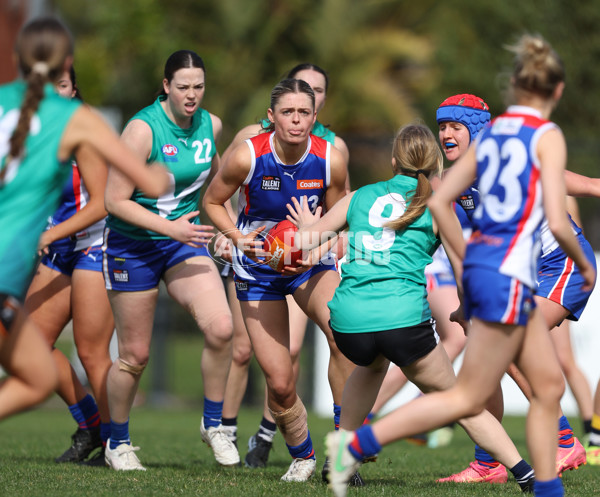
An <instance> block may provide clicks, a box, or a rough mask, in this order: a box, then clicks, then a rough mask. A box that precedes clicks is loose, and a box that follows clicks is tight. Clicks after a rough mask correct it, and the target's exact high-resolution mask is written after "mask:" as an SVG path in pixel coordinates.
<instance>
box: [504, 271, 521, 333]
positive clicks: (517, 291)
mask: <svg viewBox="0 0 600 497" xmlns="http://www.w3.org/2000/svg"><path fill="white" fill-rule="evenodd" d="M512 285H513V286H514V288H513V292H512V299H511V300H510V302H509V306H510V311H509V313H508V316H507V318H506V321H505V323H506V324H512V323H514V321H515V316H516V314H517V309H518V305H519V300H520V299H521V282H520V281H519V280H516V279H514V278H513V280H512Z"/></svg>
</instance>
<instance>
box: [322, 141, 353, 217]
mask: <svg viewBox="0 0 600 497" xmlns="http://www.w3.org/2000/svg"><path fill="white" fill-rule="evenodd" d="M329 159H330V160H329V165H330V175H331V177H330V182H329V187H328V188H327V191H326V192H325V200H324V205H325V211H328V210H329V209H331V208H332V207H333V206H334V205H335V203H336V202H337V201H338V200H340V199H342V198H343V197H344V195H346V178H347V177H348V168H347V165H346V162H345V161H344V158H343V156H342V153H341V152H340V151H339V150H337V149H336V148H335V147H330V157H329Z"/></svg>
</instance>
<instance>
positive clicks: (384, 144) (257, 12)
mask: <svg viewBox="0 0 600 497" xmlns="http://www.w3.org/2000/svg"><path fill="white" fill-rule="evenodd" d="M53 3H54V8H55V9H56V10H57V11H58V12H59V13H60V15H62V16H63V18H64V19H65V21H66V22H67V23H68V25H69V26H70V28H71V30H72V31H73V33H74V35H75V38H76V56H75V63H76V67H77V71H78V75H79V80H80V86H81V88H82V89H83V91H84V95H85V97H86V99H87V100H88V101H89V102H90V103H92V104H94V105H99V106H116V107H118V108H119V109H120V110H121V112H122V116H123V119H124V120H127V119H128V118H129V117H131V115H132V114H133V113H135V112H136V111H137V110H138V109H140V108H141V107H143V106H145V105H148V104H149V103H150V102H151V101H152V100H153V98H154V96H155V94H156V92H157V90H158V88H159V86H160V83H161V80H162V69H163V66H164V62H165V61H166V58H167V57H168V56H169V55H170V54H171V53H172V52H173V51H175V50H178V49H181V48H189V49H192V50H195V51H197V52H198V53H199V54H200V55H201V56H202V57H203V58H204V61H205V64H206V67H207V85H208V87H207V93H206V97H205V101H204V107H205V108H207V109H208V110H210V111H211V112H213V113H215V114H217V115H218V116H220V117H221V118H222V119H223V123H224V136H223V139H222V141H221V144H220V149H221V151H222V150H224V148H225V147H226V145H227V144H228V142H229V140H230V139H231V138H232V137H233V135H234V134H235V132H236V131H237V130H238V129H240V128H241V127H243V126H245V125H246V124H249V123H251V122H256V121H257V120H258V119H259V118H260V117H262V116H264V115H265V113H266V108H267V107H268V102H269V93H270V90H271V88H272V87H273V86H274V84H275V83H276V82H277V81H278V80H279V79H280V78H281V77H282V76H284V75H285V73H286V72H287V71H288V70H289V69H290V68H291V67H292V66H294V65H295V64H297V63H299V62H306V61H310V62H313V63H316V64H318V65H320V66H322V67H324V68H325V69H326V70H327V71H328V73H329V76H330V89H329V96H328V103H327V105H326V106H325V109H324V110H323V111H322V113H321V115H320V120H321V121H322V122H324V123H326V124H330V125H331V127H332V129H334V130H335V131H336V132H337V133H338V134H339V135H340V136H342V137H343V138H344V139H345V140H346V141H347V143H348V146H349V148H350V170H351V177H352V186H353V188H357V187H359V186H361V185H363V184H365V183H367V182H371V181H375V180H380V179H384V178H387V176H388V174H389V154H390V144H391V140H392V139H393V135H394V131H395V130H396V129H397V128H398V127H400V126H401V125H403V124H405V123H406V122H409V121H412V120H415V119H422V120H424V121H425V122H426V123H427V124H428V125H429V126H431V127H432V128H433V129H435V128H436V124H435V109H436V108H437V106H438V105H439V103H440V102H441V101H442V100H444V98H446V97H447V96H449V95H451V94H454V93H475V94H477V95H479V96H482V97H483V98H484V99H485V100H486V101H487V102H488V104H489V105H490V108H491V110H492V114H498V113H500V112H501V111H502V110H503V108H504V102H503V99H502V98H503V97H502V94H501V93H502V88H503V87H504V86H505V85H504V83H505V82H506V80H507V78H506V74H507V71H510V64H511V59H510V54H509V53H508V52H507V51H506V50H504V49H503V46H504V45H506V44H509V43H511V42H514V41H515V40H516V38H517V37H518V36H519V35H520V34H522V33H524V32H533V33H540V34H542V35H543V36H545V37H546V38H547V39H548V40H549V41H550V42H551V43H552V44H553V46H554V47H555V49H556V50H557V51H558V52H559V54H560V55H561V56H562V57H563V59H564V62H565V64H566V66H567V76H568V79H567V91H566V93H565V96H564V98H563V101H562V102H561V103H560V105H559V108H558V109H557V111H556V113H555V114H554V116H553V118H554V119H555V120H556V121H557V122H558V123H559V124H560V126H561V127H562V129H563V130H564V132H565V135H566V137H567V140H568V144H569V161H570V163H569V167H570V168H571V169H572V170H574V171H576V172H580V173H584V174H587V175H590V176H598V175H599V174H598V170H597V166H596V162H597V161H596V156H597V154H598V153H599V151H600V150H599V148H600V147H599V146H598V141H597V139H596V131H597V129H598V104H599V99H600V96H599V94H598V92H597V91H596V90H597V88H598V87H599V83H600V67H598V64H595V63H594V62H595V61H596V60H597V59H598V56H599V55H600V32H599V30H598V29H597V26H598V24H599V22H600V2H599V1H598V0H579V1H578V2H577V3H576V4H573V3H570V2H564V1H561V0H529V1H527V2H522V1H517V0H506V1H504V2H496V1H491V0H481V1H479V2H472V1H471V0H452V1H448V2H438V1H435V0H420V1H419V2H413V1H407V0H202V1H198V0H169V1H166V0H128V1H127V2H122V1H121V0H102V1H96V0H55V1H54V2H53ZM595 202H596V201H595V200H584V201H581V202H580V203H581V207H582V212H583V217H584V226H585V227H586V228H587V236H588V238H589V239H590V241H591V242H592V245H593V246H594V247H595V248H596V249H598V248H600V230H598V229H595V228H596V227H597V226H598V223H599V222H600V218H599V216H598V215H597V214H596V211H597V210H598V209H596V207H595V206H596V203H595Z"/></svg>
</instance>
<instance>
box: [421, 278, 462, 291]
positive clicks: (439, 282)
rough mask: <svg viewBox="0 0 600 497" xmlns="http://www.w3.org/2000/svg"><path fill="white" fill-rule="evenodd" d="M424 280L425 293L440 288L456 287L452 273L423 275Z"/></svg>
mask: <svg viewBox="0 0 600 497" xmlns="http://www.w3.org/2000/svg"><path fill="white" fill-rule="evenodd" d="M425 278H426V280H427V293H430V292H432V291H433V290H435V289H436V288H439V287H441V286H453V287H456V280H455V279H454V274H452V273H425Z"/></svg>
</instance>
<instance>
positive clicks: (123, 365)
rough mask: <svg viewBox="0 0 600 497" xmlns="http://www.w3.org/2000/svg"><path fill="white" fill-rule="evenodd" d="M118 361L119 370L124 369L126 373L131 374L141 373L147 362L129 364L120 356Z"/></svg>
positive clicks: (137, 374)
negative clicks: (136, 364)
mask: <svg viewBox="0 0 600 497" xmlns="http://www.w3.org/2000/svg"><path fill="white" fill-rule="evenodd" d="M118 361H119V370H121V371H126V372H127V373H131V374H132V375H133V376H139V375H141V374H142V372H143V371H144V369H145V368H146V364H148V363H147V362H145V363H144V364H140V365H138V366H135V365H133V364H129V363H128V362H127V361H124V360H123V359H121V358H120V357H119V358H118Z"/></svg>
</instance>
